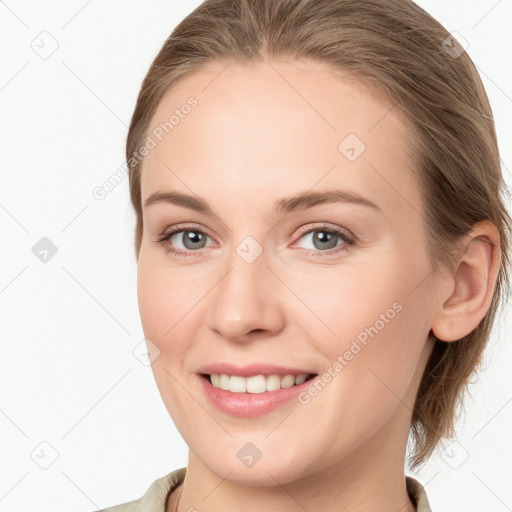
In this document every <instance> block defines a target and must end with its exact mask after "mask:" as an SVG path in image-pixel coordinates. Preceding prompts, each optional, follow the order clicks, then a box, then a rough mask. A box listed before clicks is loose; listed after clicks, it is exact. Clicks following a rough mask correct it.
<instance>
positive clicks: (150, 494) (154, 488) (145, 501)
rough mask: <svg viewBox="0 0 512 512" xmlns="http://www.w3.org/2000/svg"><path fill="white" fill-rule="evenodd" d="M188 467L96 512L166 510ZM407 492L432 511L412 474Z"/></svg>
mask: <svg viewBox="0 0 512 512" xmlns="http://www.w3.org/2000/svg"><path fill="white" fill-rule="evenodd" d="M186 470H187V468H180V469H177V470H176V471H173V472H171V473H169V474H168V475H166V476H164V477H162V478H159V479H158V480H155V481H154V482H153V483H152V484H151V485H150V486H149V488H148V490H147V491H146V493H145V494H144V496H142V498H139V499H138V500H135V501H130V502H128V503H124V504H122V505H116V506H114V507H110V508H106V509H103V510H101V511H95V512H165V507H166V503H167V498H168V497H169V495H170V494H171V493H172V491H174V489H176V487H178V486H179V485H180V484H181V483H182V482H183V480H184V478H185V472H186ZM405 483H406V487H407V492H408V493H409V496H410V497H411V500H412V502H413V503H414V504H415V505H416V511H417V512H432V509H431V508H430V505H429V503H428V499H427V494H426V492H425V489H424V488H423V486H422V485H421V484H420V483H419V482H418V480H416V479H415V478H413V477H411V476H406V477H405Z"/></svg>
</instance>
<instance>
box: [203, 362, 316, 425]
mask: <svg viewBox="0 0 512 512" xmlns="http://www.w3.org/2000/svg"><path fill="white" fill-rule="evenodd" d="M212 373H217V374H223V373H225V374H227V375H239V376H241V377H251V376H253V375H281V376H283V375H301V374H304V373H306V374H308V375H315V376H316V373H315V372H311V371H308V370H297V369H293V368H286V367H284V366H274V365H261V364H253V365H250V366H244V367H240V366H235V365H232V364H228V363H220V364H211V365H207V366H203V367H201V368H200V370H199V371H198V374H200V379H199V380H200V382H201V386H202V388H203V391H204V393H205V395H206V396H207V397H208V399H209V400H210V401H211V402H212V404H213V405H214V406H215V407H217V409H219V410H220V411H222V412H224V413H227V414H230V415H234V416H241V417H254V416H259V415H261V414H266V413H268V412H270V411H272V410H274V409H276V408H277V407H279V406H280V405H282V404H284V403H285V402H288V401H289V400H291V399H293V398H296V397H297V395H298V394H299V393H301V391H304V390H305V389H306V388H307V387H308V386H310V385H311V383H312V382H313V380H314V378H315V377H313V378H311V379H309V380H307V381H305V382H303V383H302V384H299V385H295V386H292V387H291V388H282V389H278V390H276V391H265V392H263V393H232V392H231V391H225V390H224V389H219V388H216V387H214V386H213V385H212V384H211V383H210V380H209V378H208V376H207V375H205V374H208V375H211V374H212Z"/></svg>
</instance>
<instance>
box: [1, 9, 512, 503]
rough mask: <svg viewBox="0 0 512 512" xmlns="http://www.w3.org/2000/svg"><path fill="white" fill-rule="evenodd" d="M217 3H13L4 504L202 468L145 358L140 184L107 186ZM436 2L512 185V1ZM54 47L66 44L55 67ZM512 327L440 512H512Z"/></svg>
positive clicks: (468, 416)
mask: <svg viewBox="0 0 512 512" xmlns="http://www.w3.org/2000/svg"><path fill="white" fill-rule="evenodd" d="M199 3H200V2H199V1H197V0H187V1H183V0H181V1H177V0H172V1H170V0H166V1H160V0H151V1H146V2H142V1H141V0H139V1H132V2H121V0H117V1H109V2H99V1H98V0H96V1H95V0H92V1H91V0H89V1H88V2H87V1H85V0H73V1H69V0H68V1H63V0H62V1H60V2H57V1H53V2H36V1H25V2H22V1H16V0H7V1H6V2H0V37H1V42H0V45H1V50H0V51H1V56H0V103H1V116H0V130H1V134H0V141H1V142H0V144H1V146H0V169H1V186H0V225H1V229H2V244H1V247H2V260H1V265H0V307H1V324H0V326H1V327H0V329H1V332H0V336H1V338H0V339H1V344H2V345H1V349H2V350H1V359H0V364H1V366H0V379H1V381H0V390H1V392H0V435H1V437H0V439H1V456H0V471H1V472H0V512H2V511H7V510H9V511H12V512H18V511H29V510H38V511H41V512H43V511H50V510H51V511H52V512H59V511H66V512H69V511H71V510H74V511H76V512H80V511H83V512H87V511H90V510H95V509H97V508H102V507H107V506H111V505H114V504H118V503H123V502H126V501H129V500H132V499H136V498H138V497H140V496H141V495H142V494H143V493H144V492H145V491H146V489H147V487H148V486H149V485H150V483H151V482H153V480H155V479H156V478H159V477H161V476H163V475H165V474H167V473H168V472H170V471H172V470H174V469H177V468H179V467H183V466H185V465H186V461H187V458H186V455H187V448H186V445H185V443H184V442H183V440H182V439H181V437H180V436H179V434H178V432H177V430H176V429H175V427H174V424H173V423H172V420H171V419H170V417H169V415H168V414H167V411H166V410H165V407H164V405H163V403H162V401H161V398H160V395H159V393H158V390H157V388H156V385H155V383H154V381H153V376H152V373H151V370H150V368H149V367H146V366H144V365H143V364H142V363H141V362H140V361H139V360H138V359H137V358H136V357H135V355H134V353H133V351H134V349H135V348H136V347H137V345H139V343H140V342H141V340H142V339H143V334H142V329H141V325H140V321H139V316H138V309H137V300H136V264H135V258H134V253H133V246H132V240H133V227H134V215H133V213H132V211H131V206H130V204H129V198H128V180H127V179H124V180H123V181H122V182H121V183H120V184H119V186H117V187H116V188H115V189H114V190H113V191H111V192H110V193H109V194H108V195H107V196H106V197H105V198H104V199H103V200H98V199H95V198H94V197H93V195H92V190H93V188H94V187H96V186H99V185H102V184H103V183H104V182H105V181H106V180H107V179H108V178H109V177H110V176H111V175H112V174H113V173H115V172H116V170H117V169H119V168H120V167H122V165H123V155H124V143H125V137H126V133H127V125H128V123H129V121H130V117H131V114H132V110H133V107H134V105H135V100H136V96H137V93H138V91H139V87H140V84H141V81H142V79H143V77H144V75H145V73H146V71H147V69H148V67H149V65H150V63H151V61H152V59H153V58H154V57H155V56H156V54H157V52H158V50H159V49H160V47H161V45H162V44H163V42H164V40H165V39H166V38H167V36H168V35H169V34H170V32H171V31H172V29H173V28H174V26H175V25H176V24H177V23H178V22H179V21H180V20H181V19H182V18H183V17H184V16H185V15H186V14H188V13H189V12H190V11H191V10H192V9H193V8H194V7H196V6H197V5H199ZM418 3H419V4H420V5H421V6H422V7H424V8H425V9H426V10H427V11H428V12H430V13H431V14H432V15H433V16H434V17H436V18H437V19H438V20H439V21H440V22H441V23H442V24H443V25H445V27H446V28H447V29H448V30H449V31H456V32H458V33H459V34H461V35H462V36H463V38H464V39H465V40H467V41H468V42H469V48H468V53H469V54H470V56H471V57H472V59H473V61H474V62H475V63H476V65H477V66H478V68H479V72H480V74H481V76H482V78H483V81H484V84H485V86H486V89H487V92H488V95H489V98H490V101H491V104H492V106H493V111H494V116H495V122H496V126H497V130H498V137H499V144H500V148H501V156H502V159H503V163H504V167H503V170H504V173H505V175H506V179H507V182H508V184H509V185H510V183H511V180H510V176H509V174H508V170H507V168H511V164H512V155H511V144H510V141H511V135H512V134H511V131H512V126H511V122H512V76H511V75H512V52H511V49H512V32H511V31H510V23H511V20H512V2H511V1H510V0H501V1H496V0H492V1H484V0H479V1H471V2H470V1H467V0H465V1H462V0H459V1H451V2H446V1H444V0H422V1H419V2H418ZM44 31H45V32H46V33H45V34H43V35H40V34H41V32H44ZM41 38H44V40H43V42H41V41H42V39H41ZM37 45H39V49H38V50H37V51H39V52H40V53H41V52H44V51H49V49H52V45H54V46H55V47H56V46H57V45H58V48H57V49H56V51H55V52H54V53H53V54H52V55H50V56H48V58H46V59H43V58H41V57H40V55H39V54H38V53H37V51H35V49H37V48H38V47H37ZM43 46H44V48H45V49H44V50H43V48H42V47H43ZM43 56H45V57H46V56H47V55H43ZM42 237H48V238H49V239H50V240H51V241H52V242H53V243H54V244H55V246H56V247H57V249H58V252H57V253H56V254H55V256H53V257H52V258H51V259H50V260H49V261H48V262H47V263H43V262H41V261H39V259H37V258H36V257H35V255H34V254H33V253H32V247H33V246H34V245H35V244H36V242H38V241H39V240H40V239H41V238H42ZM508 311H509V310H507V312H508ZM509 328H510V316H507V317H502V318H501V321H500V323H499V325H497V326H496V328H495V330H494V335H493V338H492V341H491V343H490V345H489V348H488V351H487V353H486V362H487V364H488V368H489V369H488V370H487V371H485V372H483V373H482V374H481V375H480V376H479V377H478V378H476V379H475V383H474V385H473V386H472V388H471V397H469V400H468V401H467V403H466V413H465V416H464V420H463V421H461V422H459V426H458V433H459V437H458V443H459V444H455V445H452V446H451V447H449V448H448V449H447V450H446V451H445V452H440V453H438V454H437V455H436V457H434V458H433V459H432V460H431V461H430V462H429V464H428V465H427V467H426V468H425V469H424V470H423V471H422V472H421V473H419V474H418V475H416V477H417V478H418V479H419V480H420V481H421V482H422V483H423V484H424V485H425V487H426V490H427V493H428V496H429V499H430V502H431V505H432V508H433V510H434V511H436V512H443V511H456V510H460V511H465V512H467V511H482V510H485V511H486V512H489V511H496V512H502V511H506V510H512V485H511V482H512V462H511V461H512V442H511V439H510V432H511V427H512V386H511V380H510V367H511V366H512V348H511V344H510V343H508V344H507V341H508V336H507V334H508V330H509ZM41 443H43V444H41ZM57 456H58V457H57ZM55 457H57V459H56V460H55V462H54V463H53V464H51V465H50V463H51V462H52V461H53V458H55ZM41 465H43V466H44V465H50V467H49V468H48V469H43V468H41V467H40V466H41ZM409 474H411V473H409Z"/></svg>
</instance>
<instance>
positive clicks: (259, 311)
mask: <svg viewBox="0 0 512 512" xmlns="http://www.w3.org/2000/svg"><path fill="white" fill-rule="evenodd" d="M249 261H250V260H246V259H244V258H243V257H241V256H239V255H238V254H237V253H236V252H235V253H234V254H233V257H232V258H230V259H229V262H228V263H227V265H226V269H227V270H226V271H225V272H224V273H223V277H221V278H220V281H219V282H218V284H217V285H216V286H215V287H214V289H212V291H211V292H210V294H209V295H211V297H210V299H209V304H210V305H209V307H208V318H207V324H208V328H209V329H211V330H213V331H215V332H216V334H217V335H218V336H221V337H222V338H224V339H226V340H228V341H234V342H247V341H251V340H255V339H261V338H266V337H269V336H273V335H276V334H278V333H279V332H280V331H281V330H282V329H283V328H284V323H285V314H284V308H283V307H282V306H283V303H282V300H283V299H284V300H286V297H285V296H284V295H283V288H284V286H283V284H282V283H281V282H280V281H279V279H278V278H277V277H276V275H275V272H276V271H275V270H274V269H272V270H271V269H270V268H269V265H270V262H269V261H268V258H267V255H266V253H265V251H264V252H263V253H262V254H260V255H259V256H258V257H257V258H256V259H255V260H254V261H252V262H249Z"/></svg>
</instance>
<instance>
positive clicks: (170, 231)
mask: <svg viewBox="0 0 512 512" xmlns="http://www.w3.org/2000/svg"><path fill="white" fill-rule="evenodd" d="M320 224H321V225H319V223H318V222H317V223H314V222H311V223H309V224H306V225H304V226H301V227H300V228H299V231H298V233H297V235H296V237H295V241H294V242H293V243H292V245H291V246H290V247H293V246H294V245H295V244H296V243H297V242H298V240H300V239H301V238H302V237H303V236H304V235H306V234H309V233H311V232H314V231H322V230H325V231H327V232H331V233H333V234H334V235H335V236H337V237H339V238H341V239H342V240H343V244H342V246H338V247H337V248H336V247H335V248H332V249H329V250H327V251H321V250H312V249H303V251H304V253H305V254H308V255H309V254H314V255H315V256H321V255H324V256H325V257H328V256H330V255H335V254H337V253H338V252H341V251H342V250H344V249H341V247H344V246H350V245H354V244H355V243H356V242H357V237H356V236H354V235H353V234H352V232H351V231H349V230H348V229H346V228H343V227H341V226H338V225H336V224H332V225H330V224H329V223H328V222H323V223H320ZM182 231H197V232H201V233H203V234H205V235H206V236H207V237H209V238H210V239H212V240H213V242H214V245H219V244H218V242H217V241H216V240H215V238H214V237H213V236H212V235H211V234H210V231H209V230H208V229H207V228H205V227H204V226H201V225H199V224H195V223H181V224H174V225H173V226H171V227H170V228H167V229H166V230H165V231H164V232H163V233H162V234H161V235H159V237H158V239H157V240H156V242H157V243H160V244H162V245H164V244H166V242H167V241H168V240H169V239H170V238H171V237H172V236H174V235H175V234H177V233H180V232H182ZM171 247H172V249H171V248H170V247H168V249H167V250H168V252H174V253H175V254H177V256H178V257H182V256H192V255H195V254H197V255H199V254H200V253H201V249H198V250H195V251H194V250H185V251H183V250H182V249H176V248H175V247H173V246H171ZM205 248H206V247H204V248H202V249H205ZM345 248H346V247H345Z"/></svg>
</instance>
